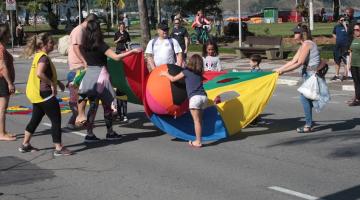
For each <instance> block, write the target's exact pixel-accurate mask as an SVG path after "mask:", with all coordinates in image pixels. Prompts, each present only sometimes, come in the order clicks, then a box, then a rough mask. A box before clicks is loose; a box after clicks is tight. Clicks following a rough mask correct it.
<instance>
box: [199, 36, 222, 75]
mask: <svg viewBox="0 0 360 200" xmlns="http://www.w3.org/2000/svg"><path fill="white" fill-rule="evenodd" d="M218 56H219V50H218V46H217V44H216V43H215V42H214V41H211V40H209V41H208V42H207V43H206V44H204V46H203V59H204V71H216V72H219V71H221V70H222V67H221V63H220V58H219V57H218Z"/></svg>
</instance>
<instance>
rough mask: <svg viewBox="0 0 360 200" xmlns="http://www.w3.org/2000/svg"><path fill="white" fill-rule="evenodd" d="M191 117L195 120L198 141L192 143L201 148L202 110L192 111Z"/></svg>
mask: <svg viewBox="0 0 360 200" xmlns="http://www.w3.org/2000/svg"><path fill="white" fill-rule="evenodd" d="M190 112H191V116H192V118H193V120H194V129H195V136H196V140H195V141H193V142H192V144H193V145H194V146H201V135H202V110H196V109H190Z"/></svg>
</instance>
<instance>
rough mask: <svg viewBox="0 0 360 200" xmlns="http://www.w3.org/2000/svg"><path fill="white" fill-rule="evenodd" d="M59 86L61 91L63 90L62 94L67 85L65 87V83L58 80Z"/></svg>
mask: <svg viewBox="0 0 360 200" xmlns="http://www.w3.org/2000/svg"><path fill="white" fill-rule="evenodd" d="M57 85H58V86H59V88H60V90H61V91H62V92H64V90H65V85H64V83H62V82H61V81H59V80H57Z"/></svg>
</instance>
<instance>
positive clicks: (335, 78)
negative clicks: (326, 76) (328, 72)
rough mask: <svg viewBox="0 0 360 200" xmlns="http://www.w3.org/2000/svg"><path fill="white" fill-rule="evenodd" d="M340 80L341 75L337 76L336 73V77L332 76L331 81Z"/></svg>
mask: <svg viewBox="0 0 360 200" xmlns="http://www.w3.org/2000/svg"><path fill="white" fill-rule="evenodd" d="M340 80H341V79H340V77H339V76H337V75H335V76H334V77H332V78H331V79H330V81H340Z"/></svg>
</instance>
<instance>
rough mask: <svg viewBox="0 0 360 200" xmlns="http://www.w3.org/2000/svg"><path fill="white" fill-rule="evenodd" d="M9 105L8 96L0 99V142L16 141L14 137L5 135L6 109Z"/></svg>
mask: <svg viewBox="0 0 360 200" xmlns="http://www.w3.org/2000/svg"><path fill="white" fill-rule="evenodd" d="M8 103H9V96H6V97H0V140H9V141H13V140H16V137H14V136H13V135H9V134H7V133H6V109H7V107H8Z"/></svg>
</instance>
